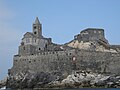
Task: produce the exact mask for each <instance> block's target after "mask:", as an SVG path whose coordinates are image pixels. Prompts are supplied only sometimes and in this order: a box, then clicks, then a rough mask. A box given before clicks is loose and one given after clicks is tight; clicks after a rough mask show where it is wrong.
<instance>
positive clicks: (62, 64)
mask: <svg viewBox="0 0 120 90" xmlns="http://www.w3.org/2000/svg"><path fill="white" fill-rule="evenodd" d="M73 57H75V60H74V59H73ZM119 65H120V54H119V53H111V52H95V51H85V50H79V51H78V50H77V51H76V50H70V51H54V52H42V53H39V54H37V55H28V56H15V57H14V65H13V67H12V69H11V73H12V74H16V73H18V72H21V71H22V72H25V71H27V70H31V71H34V72H41V71H44V72H53V71H60V72H63V73H65V72H67V73H71V71H72V70H73V69H75V70H92V71H93V72H106V73H116V74H119V73H120V71H119V69H120V66H119Z"/></svg>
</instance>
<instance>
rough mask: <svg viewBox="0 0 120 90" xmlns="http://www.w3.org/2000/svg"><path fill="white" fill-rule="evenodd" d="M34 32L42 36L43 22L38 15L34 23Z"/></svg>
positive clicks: (37, 35) (39, 36)
mask: <svg viewBox="0 0 120 90" xmlns="http://www.w3.org/2000/svg"><path fill="white" fill-rule="evenodd" d="M33 34H34V35H35V36H36V37H38V38H42V24H41V23H40V21H39V19H38V17H36V20H35V22H34V23H33Z"/></svg>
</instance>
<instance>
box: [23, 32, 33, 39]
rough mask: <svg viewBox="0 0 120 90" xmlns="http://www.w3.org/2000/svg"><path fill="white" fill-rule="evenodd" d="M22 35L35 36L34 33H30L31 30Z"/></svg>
mask: <svg viewBox="0 0 120 90" xmlns="http://www.w3.org/2000/svg"><path fill="white" fill-rule="evenodd" d="M24 37H25V38H29V37H35V35H34V34H33V33H31V32H27V33H25V34H24Z"/></svg>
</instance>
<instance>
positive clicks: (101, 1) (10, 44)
mask: <svg viewBox="0 0 120 90" xmlns="http://www.w3.org/2000/svg"><path fill="white" fill-rule="evenodd" d="M36 17H38V18H39V20H40V22H41V23H42V32H43V36H44V37H49V38H52V41H53V42H54V43H58V44H64V43H66V42H69V41H71V40H72V39H73V37H74V35H77V34H79V33H80V31H82V30H84V29H86V28H103V29H104V30H105V37H106V38H107V40H108V41H109V43H110V44H117V45H118V44H120V40H119V39H120V0H0V80H1V79H3V78H4V77H5V76H7V72H8V69H10V68H11V67H12V66H13V56H14V55H16V54H17V53H18V46H19V45H20V42H21V39H22V37H23V35H24V34H25V33H26V32H32V24H33V22H34V21H35V18H36Z"/></svg>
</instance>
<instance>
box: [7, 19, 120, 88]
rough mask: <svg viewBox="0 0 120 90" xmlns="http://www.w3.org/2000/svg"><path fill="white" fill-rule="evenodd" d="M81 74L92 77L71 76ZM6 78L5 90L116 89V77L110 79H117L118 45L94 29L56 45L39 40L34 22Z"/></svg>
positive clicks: (119, 64)
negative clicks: (54, 89)
mask: <svg viewBox="0 0 120 90" xmlns="http://www.w3.org/2000/svg"><path fill="white" fill-rule="evenodd" d="M83 70H85V71H92V73H85V72H82V73H77V74H72V71H83ZM96 73H97V74H96ZM102 74H108V76H104V75H102ZM8 75H9V78H8V82H7V87H13V88H35V87H54V86H60V87H74V86H85V87H86V86H92V85H97V86H103V85H108V86H111V85H113V86H115V85H119V76H118V77H117V78H116V77H115V76H112V77H111V75H120V45H110V44H109V42H108V41H107V39H106V38H105V36H104V30H103V29H96V28H88V29H85V30H83V31H81V32H80V34H78V35H76V36H75V38H74V40H72V41H71V42H68V43H66V44H62V45H58V44H55V43H52V41H51V38H45V37H43V35H42V25H41V23H40V22H39V20H38V18H36V20H35V23H33V32H27V33H26V34H25V35H24V36H23V38H22V41H21V45H20V46H19V50H18V54H17V55H14V58H13V67H12V68H11V69H9V70H8ZM68 75H69V76H68ZM67 76H68V77H67ZM109 76H110V77H109ZM66 77H67V78H66ZM78 77H79V78H78ZM65 78H66V79H65ZM63 79H64V80H63ZM106 83H108V84H106Z"/></svg>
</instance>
